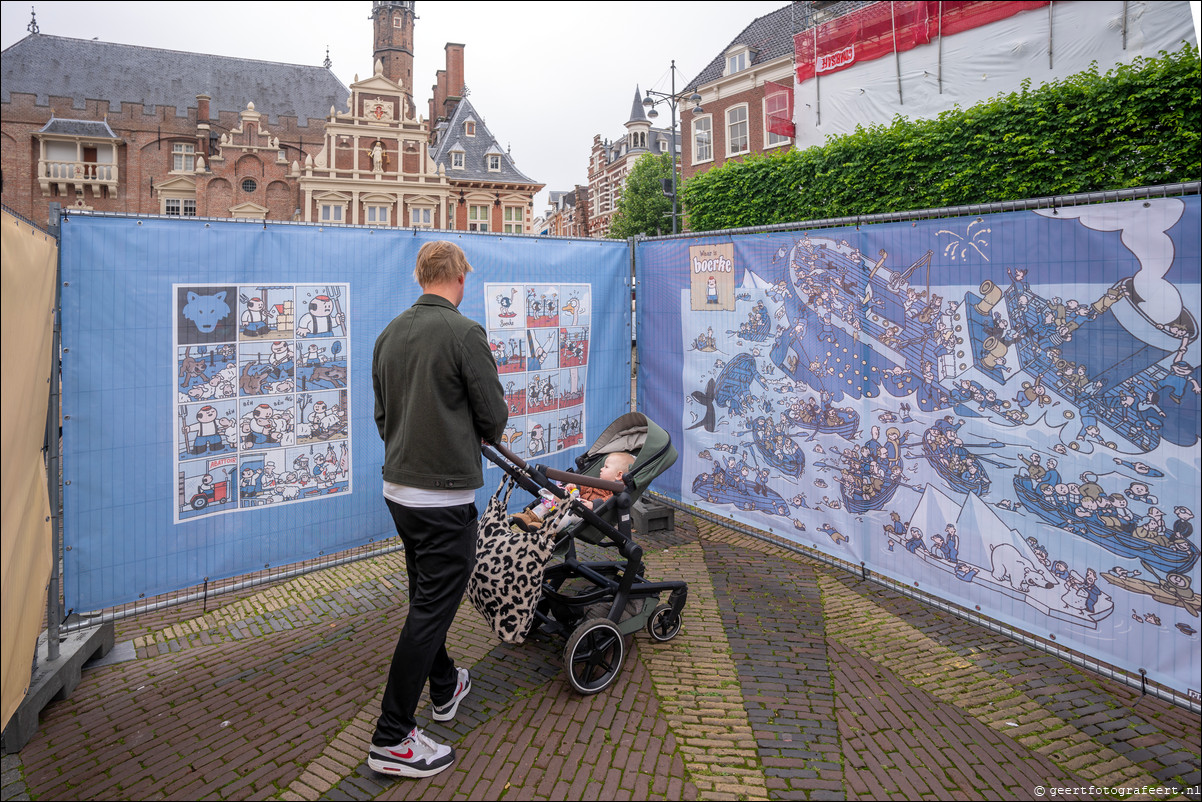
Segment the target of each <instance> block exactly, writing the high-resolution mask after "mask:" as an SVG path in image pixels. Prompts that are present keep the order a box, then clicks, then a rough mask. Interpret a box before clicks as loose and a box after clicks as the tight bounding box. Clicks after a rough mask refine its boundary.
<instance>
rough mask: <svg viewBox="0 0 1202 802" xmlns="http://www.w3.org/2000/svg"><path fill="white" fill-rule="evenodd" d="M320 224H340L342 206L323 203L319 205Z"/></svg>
mask: <svg viewBox="0 0 1202 802" xmlns="http://www.w3.org/2000/svg"><path fill="white" fill-rule="evenodd" d="M321 222H323V223H341V222H342V204H340V203H323V204H322V205H321Z"/></svg>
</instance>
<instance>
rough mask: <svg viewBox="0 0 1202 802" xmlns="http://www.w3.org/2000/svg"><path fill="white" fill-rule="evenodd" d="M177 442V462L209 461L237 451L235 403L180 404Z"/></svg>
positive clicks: (223, 401) (233, 401)
mask: <svg viewBox="0 0 1202 802" xmlns="http://www.w3.org/2000/svg"><path fill="white" fill-rule="evenodd" d="M178 409H179V426H178V427H177V438H178V442H179V454H178V458H179V459H180V460H186V459H196V458H197V457H204V456H208V457H213V456H216V455H218V454H227V453H231V452H234V451H237V450H238V425H237V420H238V401H237V399H233V398H227V399H223V400H217V399H214V400H213V401H211V402H208V403H203V402H199V403H195V404H180V405H179V407H178Z"/></svg>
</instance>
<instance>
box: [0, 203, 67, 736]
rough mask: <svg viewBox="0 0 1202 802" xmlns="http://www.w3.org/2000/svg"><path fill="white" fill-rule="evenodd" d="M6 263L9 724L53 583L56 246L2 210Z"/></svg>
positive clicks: (0, 536) (1, 527)
mask: <svg viewBox="0 0 1202 802" xmlns="http://www.w3.org/2000/svg"><path fill="white" fill-rule="evenodd" d="M0 245H2V246H3V247H2V248H0V266H2V267H3V272H4V282H3V288H2V290H3V292H2V297H3V298H4V311H3V314H2V315H0V325H2V326H3V329H2V331H3V347H2V348H0V350H2V351H3V353H4V361H3V367H2V368H0V370H2V371H3V373H2V374H0V375H3V376H4V391H3V399H4V402H3V440H2V441H0V462H2V463H3V473H2V482H3V483H2V484H0V498H3V502H0V513H2V517H0V541H2V542H3V554H2V557H3V566H2V570H3V599H2V601H3V606H0V617H2V623H3V626H2V627H0V633H2V635H3V638H2V639H3V655H2V659H3V663H2V664H0V675H2V676H0V684H2V685H3V686H4V687H3V695H4V699H3V701H4V725H7V724H8V720H9V719H10V718H11V717H12V715H13V713H15V712H16V711H17V708H18V707H19V706H20V704H21V700H22V699H24V697H25V692H26V691H27V690H28V688H29V677H30V667H31V666H32V665H33V655H34V650H35V649H36V648H37V638H38V634H39V633H40V632H41V631H42V622H43V620H44V618H45V615H46V583H47V581H48V580H49V578H50V566H51V542H50V521H49V516H50V501H49V499H48V497H47V495H46V464H45V462H44V461H43V458H42V440H43V436H44V433H45V431H46V405H47V402H48V400H49V391H50V384H49V378H50V346H51V335H52V331H53V324H54V310H53V306H54V281H55V269H56V265H57V263H58V244H57V243H56V242H55V240H54V238H53V237H51V236H49V235H48V234H45V233H43V232H42V231H39V230H38V229H36V228H34V227H33V226H31V225H29V224H28V223H26V222H24V221H23V220H19V219H17V218H16V217H13V216H12V215H11V214H9V213H8V212H7V211H6V212H4V213H3V223H2V227H0Z"/></svg>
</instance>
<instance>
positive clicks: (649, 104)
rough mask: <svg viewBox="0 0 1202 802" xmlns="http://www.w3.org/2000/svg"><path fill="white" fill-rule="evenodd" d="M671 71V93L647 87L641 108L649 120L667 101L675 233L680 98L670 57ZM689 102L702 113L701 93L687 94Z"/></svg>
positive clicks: (673, 230) (674, 228) (674, 68)
mask: <svg viewBox="0 0 1202 802" xmlns="http://www.w3.org/2000/svg"><path fill="white" fill-rule="evenodd" d="M671 73H672V93H671V94H664V93H663V92H653V91H651V90H650V89H648V90H647V96H646V97H645V98H643V108H645V109H646V110H647V118H648V119H651V120H654V119H655V118H656V117H658V116H659V112H657V111H656V110H655V107H656V106H658V105H659V104H661V103H667V104H668V110H669V111H670V112H671V114H672V142H671V145H670V146H669V147H670V148H671V150H672V233H673V234H675V233H676V221H677V213H676V105H677V103H679V102H680V100H681V98H679V97H677V95H676V59H672V69H671ZM653 96H654V97H653ZM655 98H659V99H658V100H656V99H655ZM689 104H690V105H692V106H693V113H694V114H702V113H703V111H704V110H703V109H702V108H701V95H699V94H697V93H696V92H694V93H693V94H692V95H690V96H689Z"/></svg>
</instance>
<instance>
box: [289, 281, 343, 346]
mask: <svg viewBox="0 0 1202 802" xmlns="http://www.w3.org/2000/svg"><path fill="white" fill-rule="evenodd" d="M345 301H346V285H345V284H322V285H307V284H306V285H301V286H298V287H297V288H296V308H297V311H298V312H299V313H300V317H298V318H297V321H296V337H297V339H298V340H311V339H326V338H329V339H333V338H336V337H347V336H349V335H350V330H349V329H348V328H347V321H348V318H347V309H346V303H345Z"/></svg>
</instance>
